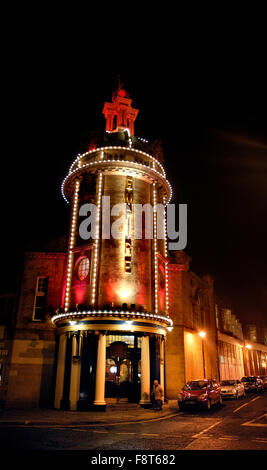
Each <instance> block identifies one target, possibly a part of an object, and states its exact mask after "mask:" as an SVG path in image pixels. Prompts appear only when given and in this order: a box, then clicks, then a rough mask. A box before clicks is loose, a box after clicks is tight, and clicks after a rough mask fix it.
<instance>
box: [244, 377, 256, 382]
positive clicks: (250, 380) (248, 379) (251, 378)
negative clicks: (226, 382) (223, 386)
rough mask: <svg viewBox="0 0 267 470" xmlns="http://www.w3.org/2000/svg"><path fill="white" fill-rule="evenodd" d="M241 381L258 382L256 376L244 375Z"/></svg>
mask: <svg viewBox="0 0 267 470" xmlns="http://www.w3.org/2000/svg"><path fill="white" fill-rule="evenodd" d="M241 382H256V377H242V379H241Z"/></svg>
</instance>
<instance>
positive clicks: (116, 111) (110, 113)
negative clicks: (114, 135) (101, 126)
mask: <svg viewBox="0 0 267 470" xmlns="http://www.w3.org/2000/svg"><path fill="white" fill-rule="evenodd" d="M131 104H132V100H131V99H130V98H129V94H128V93H127V91H126V90H124V88H123V84H122V83H120V81H119V86H118V89H117V90H116V91H115V92H114V93H113V95H112V103H105V104H104V108H103V114H104V115H105V118H106V131H107V132H119V131H121V130H124V129H129V131H130V134H131V135H134V121H135V119H136V116H137V114H138V111H139V110H138V109H134V108H132V106H131Z"/></svg>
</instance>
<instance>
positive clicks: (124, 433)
mask: <svg viewBox="0 0 267 470" xmlns="http://www.w3.org/2000/svg"><path fill="white" fill-rule="evenodd" d="M116 434H127V435H129V434H136V432H116Z"/></svg>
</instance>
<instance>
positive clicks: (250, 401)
mask: <svg viewBox="0 0 267 470" xmlns="http://www.w3.org/2000/svg"><path fill="white" fill-rule="evenodd" d="M259 398H261V397H256V398H253V400H249V401H248V402H247V403H244V405H241V406H239V408H236V409H235V410H234V411H233V413H236V412H237V411H239V410H241V408H243V407H244V406H247V405H249V404H250V403H252V402H253V401H255V400H258V399H259Z"/></svg>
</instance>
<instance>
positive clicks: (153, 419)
mask: <svg viewBox="0 0 267 470" xmlns="http://www.w3.org/2000/svg"><path fill="white" fill-rule="evenodd" d="M174 416H176V417H177V416H181V415H179V413H178V412H176V413H172V414H170V415H166V416H161V417H159V418H151V419H142V420H139V421H119V422H115V423H107V422H105V423H89V424H81V423H79V424H53V423H52V424H50V423H45V424H44V423H40V424H34V423H32V424H31V423H30V424H27V425H25V424H24V423H11V422H10V423H8V424H7V423H5V424H2V423H1V421H0V427H6V426H8V427H16V428H17V427H20V428H21V427H28V428H33V427H35V428H45V429H47V428H57V427H59V426H60V427H64V428H74V427H75V426H86V427H87V428H89V427H91V428H96V427H101V426H104V427H110V426H121V425H124V424H127V425H128V424H140V423H151V422H154V421H161V420H164V419H169V418H173V417H174Z"/></svg>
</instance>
